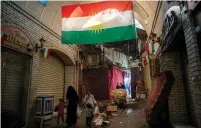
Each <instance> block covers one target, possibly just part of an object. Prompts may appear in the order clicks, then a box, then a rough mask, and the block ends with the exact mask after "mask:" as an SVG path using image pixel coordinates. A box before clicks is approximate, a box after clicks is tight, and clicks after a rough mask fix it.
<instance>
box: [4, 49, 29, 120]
mask: <svg viewBox="0 0 201 128" xmlns="http://www.w3.org/2000/svg"><path fill="white" fill-rule="evenodd" d="M2 51H3V52H2V56H1V57H2V58H1V59H2V71H1V80H2V85H1V90H2V93H1V96H2V109H5V110H7V111H10V112H12V113H13V114H15V115H17V116H19V117H20V118H21V121H25V113H26V103H27V102H26V100H27V89H28V86H29V83H28V81H29V80H28V79H29V68H27V67H29V66H30V60H31V58H30V57H29V56H27V55H24V54H21V53H18V52H15V51H12V50H9V49H7V48H5V47H2ZM25 75H26V77H25Z"/></svg>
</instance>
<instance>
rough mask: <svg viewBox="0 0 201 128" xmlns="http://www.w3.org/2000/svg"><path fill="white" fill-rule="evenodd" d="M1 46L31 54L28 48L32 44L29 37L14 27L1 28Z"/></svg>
mask: <svg viewBox="0 0 201 128" xmlns="http://www.w3.org/2000/svg"><path fill="white" fill-rule="evenodd" d="M1 33H3V35H2V36H1V45H2V46H5V47H8V48H11V49H13V50H16V51H19V52H23V53H26V54H31V52H30V51H28V49H27V47H28V45H29V44H31V41H30V39H29V37H28V36H27V35H26V34H25V33H24V32H23V31H22V30H20V29H19V28H16V27H13V26H2V27H1Z"/></svg>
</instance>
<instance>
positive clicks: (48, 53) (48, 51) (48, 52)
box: [47, 49, 50, 57]
mask: <svg viewBox="0 0 201 128" xmlns="http://www.w3.org/2000/svg"><path fill="white" fill-rule="evenodd" d="M49 55H50V49H47V57H48V56H49Z"/></svg>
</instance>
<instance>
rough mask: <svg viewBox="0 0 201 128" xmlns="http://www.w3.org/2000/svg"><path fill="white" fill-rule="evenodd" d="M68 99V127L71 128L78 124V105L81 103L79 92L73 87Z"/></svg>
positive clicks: (70, 87)
mask: <svg viewBox="0 0 201 128" xmlns="http://www.w3.org/2000/svg"><path fill="white" fill-rule="evenodd" d="M66 99H68V107H67V119H66V123H67V127H71V126H74V125H76V123H77V105H78V103H79V98H78V95H77V92H76V91H75V89H74V88H73V87H72V86H69V87H68V90H67V94H66Z"/></svg>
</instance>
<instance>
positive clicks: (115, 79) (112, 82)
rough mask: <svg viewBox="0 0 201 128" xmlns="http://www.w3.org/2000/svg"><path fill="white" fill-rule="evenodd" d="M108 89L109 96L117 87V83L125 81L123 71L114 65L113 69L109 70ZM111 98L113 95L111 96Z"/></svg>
mask: <svg viewBox="0 0 201 128" xmlns="http://www.w3.org/2000/svg"><path fill="white" fill-rule="evenodd" d="M108 82H109V83H108V90H109V96H110V93H111V92H112V90H114V89H116V86H117V83H123V73H122V71H120V70H119V69H117V68H116V67H114V66H113V67H112V69H111V70H109V71H108ZM110 99H111V97H110Z"/></svg>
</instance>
